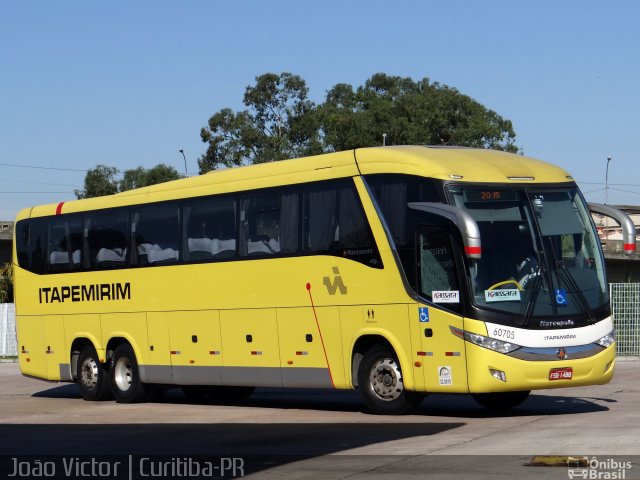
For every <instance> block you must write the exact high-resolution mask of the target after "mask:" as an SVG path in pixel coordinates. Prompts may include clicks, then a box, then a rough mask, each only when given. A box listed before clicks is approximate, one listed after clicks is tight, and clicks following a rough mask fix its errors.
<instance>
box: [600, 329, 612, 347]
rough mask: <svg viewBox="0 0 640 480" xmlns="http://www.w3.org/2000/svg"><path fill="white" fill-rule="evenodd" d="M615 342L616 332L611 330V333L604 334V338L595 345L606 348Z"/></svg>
mask: <svg viewBox="0 0 640 480" xmlns="http://www.w3.org/2000/svg"><path fill="white" fill-rule="evenodd" d="M615 341H616V331H615V330H612V331H611V332H609V333H608V334H606V335H605V336H604V337H602V338H601V339H600V340H596V343H597V344H598V345H600V346H601V347H604V348H607V347H609V346H611V345H613V344H614V343H615Z"/></svg>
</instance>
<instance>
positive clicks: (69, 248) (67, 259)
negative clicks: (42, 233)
mask: <svg viewBox="0 0 640 480" xmlns="http://www.w3.org/2000/svg"><path fill="white" fill-rule="evenodd" d="M81 252H82V220H81V219H80V218H77V217H76V218H64V217H63V218H59V219H58V218H56V219H53V220H51V222H50V223H49V246H48V255H47V264H48V265H49V269H48V270H49V272H51V273H55V272H69V271H74V270H80V267H81V265H82V263H81V262H82V261H81Z"/></svg>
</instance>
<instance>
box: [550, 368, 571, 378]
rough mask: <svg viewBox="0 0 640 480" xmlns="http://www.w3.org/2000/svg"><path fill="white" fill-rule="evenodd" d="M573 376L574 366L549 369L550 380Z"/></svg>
mask: <svg viewBox="0 0 640 480" xmlns="http://www.w3.org/2000/svg"><path fill="white" fill-rule="evenodd" d="M572 378H573V368H571V367H566V368H552V369H551V370H549V380H571V379H572Z"/></svg>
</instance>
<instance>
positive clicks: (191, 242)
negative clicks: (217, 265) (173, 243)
mask: <svg viewBox="0 0 640 480" xmlns="http://www.w3.org/2000/svg"><path fill="white" fill-rule="evenodd" d="M184 217H185V221H184V238H183V256H184V259H185V260H186V261H200V260H216V259H226V258H233V257H235V255H236V202H235V200H234V199H233V197H229V196H221V197H207V198H197V199H192V200H190V201H189V202H188V204H187V205H186V206H185V208H184Z"/></svg>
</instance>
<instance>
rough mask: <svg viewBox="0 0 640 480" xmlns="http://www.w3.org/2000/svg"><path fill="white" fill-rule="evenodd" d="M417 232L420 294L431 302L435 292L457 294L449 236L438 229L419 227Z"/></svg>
mask: <svg viewBox="0 0 640 480" xmlns="http://www.w3.org/2000/svg"><path fill="white" fill-rule="evenodd" d="M418 232H419V233H418V269H419V275H418V280H419V284H420V285H419V287H420V294H421V295H422V296H423V297H425V298H428V299H430V300H431V299H432V298H433V292H435V291H437V292H443V291H445V292H458V290H459V287H458V279H457V275H456V266H455V260H454V258H455V257H454V255H453V248H452V245H451V240H450V239H449V235H448V234H447V232H446V231H445V230H444V229H442V228H438V227H421V228H420V229H419V231H418ZM458 298H459V295H458ZM452 306H453V307H454V308H455V305H448V307H449V308H450V307H452Z"/></svg>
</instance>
